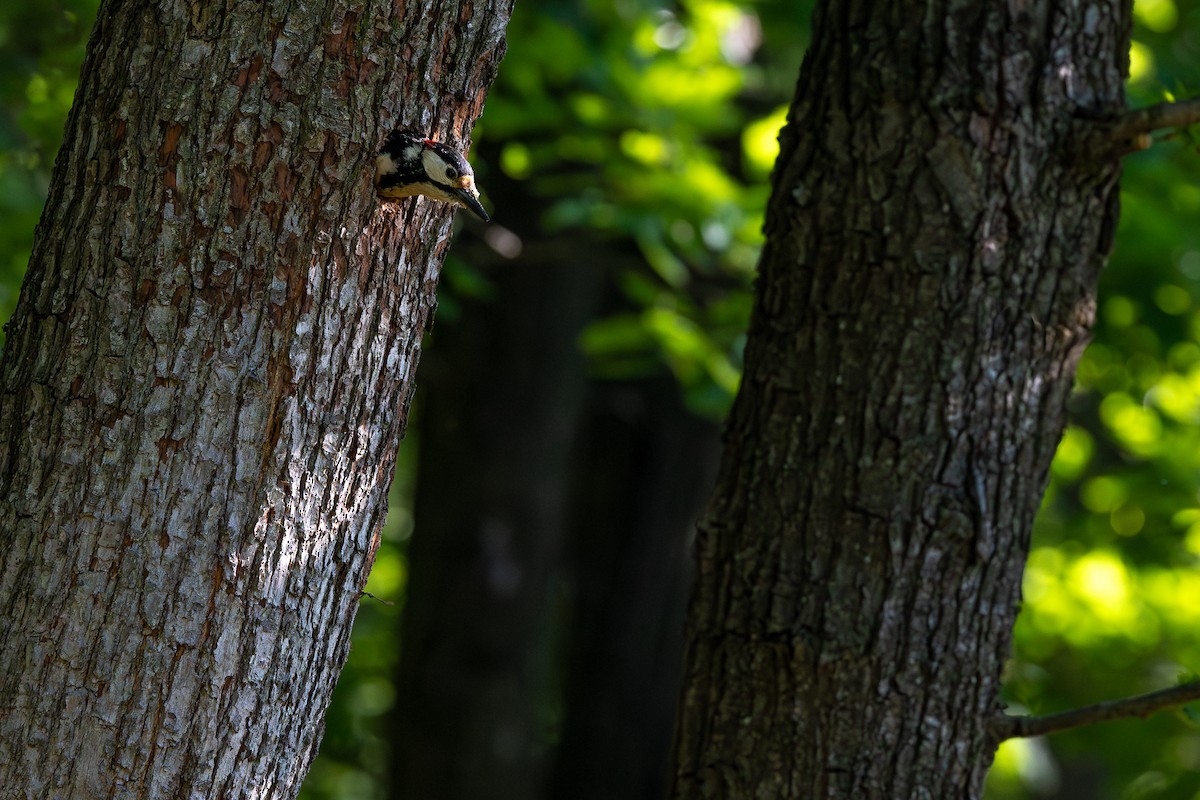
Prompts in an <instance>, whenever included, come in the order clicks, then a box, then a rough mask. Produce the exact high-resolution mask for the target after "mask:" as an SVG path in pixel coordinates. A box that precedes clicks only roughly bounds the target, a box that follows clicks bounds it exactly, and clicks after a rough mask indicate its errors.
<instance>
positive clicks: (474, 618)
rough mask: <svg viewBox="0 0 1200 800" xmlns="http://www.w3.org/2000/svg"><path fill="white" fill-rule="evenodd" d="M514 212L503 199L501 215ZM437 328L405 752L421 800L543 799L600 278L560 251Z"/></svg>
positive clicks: (515, 273)
mask: <svg viewBox="0 0 1200 800" xmlns="http://www.w3.org/2000/svg"><path fill="white" fill-rule="evenodd" d="M499 208H500V209H501V213H503V204H501V205H500V206H499ZM547 247H548V248H549V252H540V253H530V252H529V251H527V252H526V254H525V255H524V256H523V257H522V258H521V260H520V261H518V262H508V263H505V264H503V266H502V267H501V268H500V270H501V271H499V274H497V275H496V276H495V279H494V280H495V286H496V287H497V290H496V294H497V296H498V300H497V301H496V302H491V303H469V304H467V308H466V311H465V313H464V314H463V317H462V319H460V320H458V321H457V322H456V323H455V324H453V325H445V326H442V328H441V329H440V330H439V331H438V335H437V337H436V342H435V344H434V346H433V347H432V348H431V350H430V358H429V359H428V362H427V365H426V370H425V372H424V373H423V374H424V375H425V378H426V380H427V384H426V386H427V387H428V388H427V389H426V390H424V391H423V393H422V396H421V398H422V399H421V404H422V407H423V408H424V409H425V412H424V413H423V415H422V422H421V436H420V455H419V464H418V468H417V475H418V483H417V492H416V498H415V502H414V510H413V514H414V520H415V530H414V533H413V538H412V541H411V543H410V544H409V548H408V558H409V574H410V576H411V578H410V580H409V586H408V592H407V599H406V601H405V612H404V622H403V626H402V632H401V637H400V639H401V642H402V645H401V646H402V651H401V661H400V665H399V669H398V676H397V680H396V687H397V692H398V695H397V702H396V711H395V714H394V716H393V719H394V720H395V723H394V730H395V738H394V747H393V751H392V765H393V779H392V782H393V790H394V791H393V794H394V796H395V797H400V798H412V799H413V800H417V798H419V799H420V800H468V798H471V799H472V800H484V799H485V798H493V797H495V798H500V797H503V798H505V800H528V799H532V798H540V797H542V796H544V786H545V770H546V767H547V763H546V751H547V749H548V745H549V741H548V740H549V738H550V735H551V731H550V730H549V728H550V714H551V711H550V709H551V707H552V706H553V705H555V704H556V702H557V698H556V697H555V696H554V688H553V685H552V680H551V676H552V673H553V669H554V667H553V657H552V652H551V648H552V646H553V642H552V636H553V633H552V632H553V631H554V629H555V628H556V627H557V626H556V624H555V623H556V620H555V616H556V613H557V612H559V611H560V610H561V609H560V608H556V607H555V604H554V603H553V601H552V591H551V589H552V587H551V582H552V574H553V575H555V576H558V570H559V568H560V557H561V551H562V547H563V536H564V533H565V525H564V522H565V519H566V509H567V504H568V502H569V500H570V497H569V493H570V477H571V453H572V449H573V447H574V440H575V434H576V426H577V425H578V418H579V414H580V410H581V407H582V403H583V399H584V391H585V384H586V373H585V370H584V363H583V354H582V353H581V352H580V351H579V349H578V346H577V344H576V343H577V340H578V337H579V333H580V331H581V330H582V328H583V326H584V325H585V324H586V322H587V321H588V320H589V319H590V318H591V317H592V315H593V313H594V311H595V306H596V303H597V302H598V298H599V288H600V269H599V268H598V267H597V266H595V265H592V264H588V263H586V261H585V260H584V259H580V258H579V257H578V254H576V255H575V256H572V257H571V259H569V262H570V263H571V264H572V266H570V267H567V266H564V264H565V263H568V259H567V258H565V253H566V252H570V251H568V250H566V249H565V248H566V245H565V244H564V243H562V242H558V243H554V244H550V245H547Z"/></svg>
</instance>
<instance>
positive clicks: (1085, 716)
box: [991, 681, 1200, 742]
mask: <svg viewBox="0 0 1200 800" xmlns="http://www.w3.org/2000/svg"><path fill="white" fill-rule="evenodd" d="M1192 700H1200V681H1193V682H1192V683H1183V684H1180V685H1179V686H1172V687H1171V688H1169V689H1160V690H1159V691H1157V692H1150V693H1149V694H1139V695H1135V696H1134V697H1124V698H1121V699H1120V700H1107V701H1105V702H1103V703H1096V704H1095V705H1091V706H1084V707H1083V708H1076V709H1074V710H1072V711H1063V712H1062V713H1060V714H1048V715H1046V716H1044V717H1009V716H1005V715H1003V714H1001V715H999V716H997V717H996V718H995V719H993V720H992V724H991V729H992V733H993V735H994V736H995V737H996V741H997V742H1003V741H1004V740H1005V739H1016V738H1020V737H1027V736H1044V735H1046V734H1048V733H1059V732H1060V731H1067V730H1071V729H1073V728H1082V727H1084V726H1085V725H1094V724H1096V723H1098V722H1109V721H1111V720H1115V719H1128V718H1129V717H1140V718H1141V719H1145V718H1146V717H1149V716H1150V715H1151V714H1154V713H1156V712H1159V711H1162V710H1164V709H1167V708H1173V707H1176V706H1181V705H1183V704H1184V703H1189V702H1191V701H1192Z"/></svg>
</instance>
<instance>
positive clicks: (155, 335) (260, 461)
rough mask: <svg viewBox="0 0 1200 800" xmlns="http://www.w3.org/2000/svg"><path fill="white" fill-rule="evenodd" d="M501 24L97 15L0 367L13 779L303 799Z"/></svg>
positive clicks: (281, 12) (501, 0) (492, 4)
mask: <svg viewBox="0 0 1200 800" xmlns="http://www.w3.org/2000/svg"><path fill="white" fill-rule="evenodd" d="M510 8H511V4H510V3H509V2H506V0H489V1H488V2H483V3H471V2H448V3H439V4H433V5H430V4H425V5H420V4H415V5H413V4H409V5H407V6H405V5H403V4H400V5H396V4H393V3H380V2H374V1H373V0H368V2H366V3H365V4H363V3H348V2H344V1H342V0H327V2H325V3H322V4H318V5H304V4H300V5H295V4H293V5H290V6H277V5H272V4H264V5H260V4H257V3H228V4H203V3H202V4H192V5H186V4H165V5H164V4H160V3H150V2H145V1H143V0H138V1H136V2H135V1H134V0H130V1H129V2H118V1H117V0H112V1H111V2H107V3H105V5H104V7H102V8H101V9H100V13H99V21H98V23H97V26H96V29H95V31H94V33H93V35H92V39H91V42H90V45H89V52H88V56H87V59H86V61H85V64H84V67H83V75H82V79H81V83H80V88H79V91H78V94H77V96H76V101H75V106H74V108H73V110H72V112H71V116H70V120H69V122H68V124H67V131H66V139H65V142H64V146H63V149H62V152H61V154H60V156H59V159H58V163H57V165H56V168H55V174H54V179H53V182H52V185H51V188H50V198H49V201H48V204H47V207H46V210H45V212H44V214H43V217H42V221H41V224H40V226H39V230H38V235H37V240H36V244H35V248H34V252H33V256H32V258H31V261H30V269H29V272H28V275H27V278H26V281H25V286H24V289H23V292H22V297H21V301H20V304H19V306H18V309H17V311H16V313H15V315H14V317H13V319H12V321H11V322H10V323H9V326H8V340H7V344H6V348H5V352H4V358H3V363H2V365H0V540H2V541H0V620H2V621H0V698H2V700H0V702H2V703H3V707H2V713H0V786H3V787H4V790H5V792H6V794H5V796H6V797H9V796H12V797H18V796H19V797H27V798H38V799H39V800H42V799H43V798H94V797H120V798H176V797H184V796H186V797H190V798H218V797H220V798H231V797H246V798H286V797H292V796H294V794H295V793H296V791H297V790H298V787H299V785H300V781H301V779H302V778H303V776H304V774H305V772H306V771H307V767H308V763H309V761H310V759H311V756H312V754H313V753H314V752H315V748H316V745H317V742H318V741H319V739H320V735H319V734H320V731H321V719H322V715H323V713H324V710H325V706H326V704H327V701H328V699H329V694H330V691H331V689H332V687H333V684H334V682H335V680H336V678H337V674H338V671H339V669H340V667H341V665H342V661H343V659H344V657H345V654H346V649H347V646H348V641H349V631H350V624H351V621H352V620H353V616H354V610H355V607H356V603H357V601H358V597H359V590H360V589H361V587H362V585H363V583H364V582H365V580H366V573H367V570H368V568H369V565H370V562H371V557H372V554H373V550H374V546H375V541H376V537H377V534H378V529H379V526H380V524H381V522H382V519H383V515H384V512H385V510H386V509H385V502H386V495H387V487H388V483H389V481H390V476H391V474H392V463H393V460H394V453H395V448H396V445H397V441H398V439H399V436H400V435H401V432H402V430H403V427H404V422H405V418H406V415H407V409H408V398H409V396H410V394H411V390H412V376H413V371H414V369H415V367H416V363H417V358H418V355H419V346H420V337H421V334H422V332H423V330H424V329H425V327H426V325H427V324H428V322H429V317H430V313H431V310H432V307H433V302H434V289H435V286H436V283H437V277H438V272H439V267H440V263H441V256H442V254H443V252H444V250H445V246H446V244H447V242H448V235H449V224H450V218H451V212H450V210H449V208H448V207H447V206H445V205H438V204H433V203H431V202H428V201H424V200H416V201H405V202H403V203H400V204H397V205H392V206H387V207H381V206H379V205H378V204H377V202H376V200H375V196H374V192H373V189H372V184H371V172H372V169H373V161H374V159H373V154H374V150H375V148H376V146H377V145H378V143H379V142H380V141H381V139H382V136H383V134H384V133H385V132H386V131H387V130H388V129H389V128H390V127H392V126H393V125H394V124H396V123H398V122H401V123H404V124H409V125H415V126H418V127H421V128H423V129H425V130H427V131H429V132H430V133H431V134H433V135H436V136H440V137H442V138H455V137H465V135H466V134H467V132H468V131H469V130H470V127H471V125H472V124H473V122H474V119H475V117H476V116H477V115H478V113H479V111H480V109H481V107H482V103H483V97H484V93H485V91H486V88H487V86H488V84H489V83H490V81H491V78H492V76H493V75H494V72H495V69H496V65H497V62H498V60H499V58H500V57H501V55H502V53H503V49H504V46H503V28H504V25H505V23H506V22H507V18H508V13H509V10H510Z"/></svg>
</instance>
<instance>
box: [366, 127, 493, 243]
mask: <svg viewBox="0 0 1200 800" xmlns="http://www.w3.org/2000/svg"><path fill="white" fill-rule="evenodd" d="M375 191H376V192H378V193H379V196H380V197H387V198H397V197H412V196H413V195H415V194H423V195H425V196H426V197H432V198H434V199H435V200H444V201H445V202H447V203H453V204H455V205H458V206H463V207H465V208H467V209H469V210H470V211H472V212H473V213H474V214H475V216H477V217H479V218H480V219H482V220H483V221H484V222H487V221H488V215H487V212H486V211H484V210H483V205H481V204H480V202H479V190H478V189H476V188H475V173H474V171H472V169H471V165H470V164H468V163H467V159H465V158H463V155H462V153H459V152H458V151H457V150H455V149H454V148H453V147H450V146H448V145H445V144H442V143H441V142H435V141H433V140H432V139H426V138H425V137H423V136H421V135H420V134H418V133H414V132H413V131H410V130H395V131H392V132H391V133H389V134H388V137H387V138H386V139H384V140H383V149H382V150H380V151H379V155H378V156H376V158H375Z"/></svg>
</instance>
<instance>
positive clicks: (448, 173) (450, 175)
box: [446, 167, 458, 180]
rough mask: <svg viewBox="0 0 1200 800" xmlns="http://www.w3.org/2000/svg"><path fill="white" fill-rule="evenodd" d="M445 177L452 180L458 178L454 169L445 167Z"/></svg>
mask: <svg viewBox="0 0 1200 800" xmlns="http://www.w3.org/2000/svg"><path fill="white" fill-rule="evenodd" d="M446 177H447V178H450V179H451V180H453V179H454V178H457V177H458V170H457V169H455V168H454V167H446Z"/></svg>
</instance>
